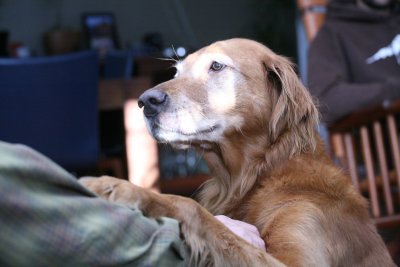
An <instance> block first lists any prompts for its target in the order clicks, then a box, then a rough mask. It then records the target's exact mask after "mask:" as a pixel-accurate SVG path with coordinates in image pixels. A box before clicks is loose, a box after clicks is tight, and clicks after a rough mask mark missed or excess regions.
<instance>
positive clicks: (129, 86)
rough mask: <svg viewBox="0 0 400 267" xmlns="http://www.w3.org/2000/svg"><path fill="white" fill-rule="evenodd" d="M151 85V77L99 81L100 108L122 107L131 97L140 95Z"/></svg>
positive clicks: (134, 97) (136, 97)
mask: <svg viewBox="0 0 400 267" xmlns="http://www.w3.org/2000/svg"><path fill="white" fill-rule="evenodd" d="M150 87H151V78H150V77H146V76H144V77H137V78H133V79H130V80H123V79H116V80H100V81H99V95H98V97H99V99H98V101H99V109H100V110H112V109H122V108H123V107H124V105H125V103H126V101H129V100H130V99H138V98H139V96H140V95H141V94H142V93H143V92H144V91H146V90H147V89H149V88H150Z"/></svg>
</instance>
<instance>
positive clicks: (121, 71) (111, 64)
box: [103, 50, 133, 79]
mask: <svg viewBox="0 0 400 267" xmlns="http://www.w3.org/2000/svg"><path fill="white" fill-rule="evenodd" d="M132 73H133V55H132V52H131V51H120V50H110V51H107V53H106V55H105V58H104V75H103V76H104V78H105V79H130V78H131V76H132Z"/></svg>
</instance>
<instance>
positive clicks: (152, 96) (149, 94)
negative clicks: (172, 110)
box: [138, 89, 168, 117]
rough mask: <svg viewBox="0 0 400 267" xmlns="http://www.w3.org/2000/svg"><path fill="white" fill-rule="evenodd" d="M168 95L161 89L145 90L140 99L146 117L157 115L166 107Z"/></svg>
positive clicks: (139, 102) (139, 103) (140, 105)
mask: <svg viewBox="0 0 400 267" xmlns="http://www.w3.org/2000/svg"><path fill="white" fill-rule="evenodd" d="M167 103H168V95H167V94H166V93H165V92H163V91H161V90H160V89H149V90H147V91H146V92H144V93H143V94H142V95H141V96H140V97H139V101H138V105H139V108H142V107H144V108H143V113H144V115H145V116H146V117H155V116H157V115H158V114H159V113H160V112H161V111H163V110H164V109H165V107H166V106H167Z"/></svg>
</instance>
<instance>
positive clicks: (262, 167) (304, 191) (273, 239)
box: [83, 39, 395, 267]
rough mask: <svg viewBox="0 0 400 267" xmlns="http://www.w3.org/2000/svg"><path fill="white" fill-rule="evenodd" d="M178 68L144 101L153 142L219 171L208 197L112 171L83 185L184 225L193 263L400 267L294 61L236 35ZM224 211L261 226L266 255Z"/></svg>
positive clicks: (214, 173)
mask: <svg viewBox="0 0 400 267" xmlns="http://www.w3.org/2000/svg"><path fill="white" fill-rule="evenodd" d="M176 69H177V72H176V76H175V78H174V79H172V80H169V81H167V82H164V83H161V84H159V85H157V86H156V87H154V88H152V89H149V90H147V91H146V92H145V93H144V94H143V95H142V96H141V97H140V98H139V106H140V107H143V111H144V115H145V117H146V120H147V124H148V128H149V130H150V132H151V134H152V135H153V136H154V138H155V139H157V140H158V141H159V142H166V143H170V144H172V145H173V146H175V147H176V148H183V149H184V148H187V147H195V148H197V149H198V150H199V151H200V152H201V153H202V154H203V155H204V159H205V160H206V162H207V164H208V166H209V169H210V171H211V174H212V176H213V178H212V179H210V180H208V181H207V182H206V183H205V184H204V185H202V187H201V190H200V193H199V196H198V199H199V203H198V202H195V201H194V200H192V199H189V198H185V197H181V196H174V195H163V194H157V193H153V192H150V191H149V190H145V189H142V188H139V187H137V186H134V185H133V184H130V183H129V182H127V181H123V180H121V179H115V178H110V177H103V178H93V179H86V180H84V181H83V183H84V185H86V186H87V187H88V188H89V189H91V190H92V191H94V192H95V193H97V194H98V195H99V196H101V197H104V198H106V199H108V200H110V201H115V202H118V203H122V204H124V205H126V206H128V207H132V208H139V209H141V210H142V211H143V212H144V214H146V215H147V216H150V217H159V216H168V217H172V218H175V219H177V220H179V221H180V223H181V232H182V236H183V238H184V240H185V242H186V243H187V245H188V247H189V249H190V253H191V257H190V259H188V265H190V266H217V267H220V266H307V267H310V266H317V267H322V266H373V267H377V266H395V264H394V263H393V261H392V259H391V257H390V255H389V253H388V251H387V249H386V247H385V244H384V242H383V241H382V239H381V237H380V236H379V235H378V233H377V230H376V228H375V226H374V225H373V223H372V221H371V220H370V218H369V213H368V203H367V201H366V200H365V199H364V198H363V197H362V196H361V195H359V194H358V193H357V192H356V191H355V189H354V188H353V186H352V184H351V181H350V178H349V177H348V176H346V174H344V173H343V172H342V171H341V170H340V169H338V168H337V167H335V166H334V165H333V164H332V163H331V161H330V160H329V158H328V157H327V156H326V153H325V152H324V149H323V144H322V142H321V140H320V138H319V136H318V134H317V132H316V127H317V124H318V111H317V108H316V106H315V105H314V103H313V100H312V98H311V96H310V94H309V93H308V91H307V90H306V88H305V87H304V86H303V85H302V83H301V82H300V80H299V79H298V77H297V75H296V73H295V71H294V70H293V66H292V64H291V63H290V61H289V60H287V59H286V58H284V57H282V56H279V55H276V54H275V53H273V52H272V51H271V50H270V49H268V48H267V47H265V46H264V45H262V44H260V43H258V42H255V41H251V40H246V39H230V40H225V41H220V42H216V43H213V44H211V45H209V46H207V47H205V48H202V49H201V50H199V51H197V52H195V53H193V54H191V55H189V56H188V57H187V58H186V59H184V60H183V61H180V62H178V63H177V64H176ZM218 214H223V215H226V216H229V217H231V218H233V219H236V220H241V221H244V222H247V223H249V224H252V225H255V226H256V227H257V229H258V231H259V232H260V235H261V237H262V239H263V240H264V241H265V244H266V251H263V250H261V249H259V248H256V247H254V246H252V245H251V244H249V243H247V242H246V241H244V240H243V239H241V238H240V237H238V236H236V235H235V234H234V233H232V232H231V231H229V230H228V228H226V227H225V226H224V225H223V224H222V223H220V222H219V221H218V220H217V219H215V218H214V216H213V215H218ZM105 234H106V233H105Z"/></svg>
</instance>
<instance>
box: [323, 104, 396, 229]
mask: <svg viewBox="0 0 400 267" xmlns="http://www.w3.org/2000/svg"><path fill="white" fill-rule="evenodd" d="M399 118H400V100H398V101H395V102H392V103H390V104H387V105H383V106H377V107H372V108H366V109H363V110H359V111H357V112H354V113H352V114H350V115H349V116H347V117H345V118H344V119H342V120H340V121H338V122H336V123H334V124H332V125H330V126H329V132H330V134H331V142H332V157H333V158H334V159H336V160H337V162H338V164H339V165H340V166H342V167H343V168H344V169H345V170H347V171H348V172H349V174H350V177H351V179H352V182H353V184H354V186H355V188H356V189H357V190H358V191H359V192H360V193H361V194H363V195H365V196H366V197H368V199H369V201H370V204H371V216H372V218H373V220H374V222H375V224H376V225H377V226H378V227H387V226H396V225H400V209H399V207H400V148H399V136H398V122H399Z"/></svg>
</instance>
